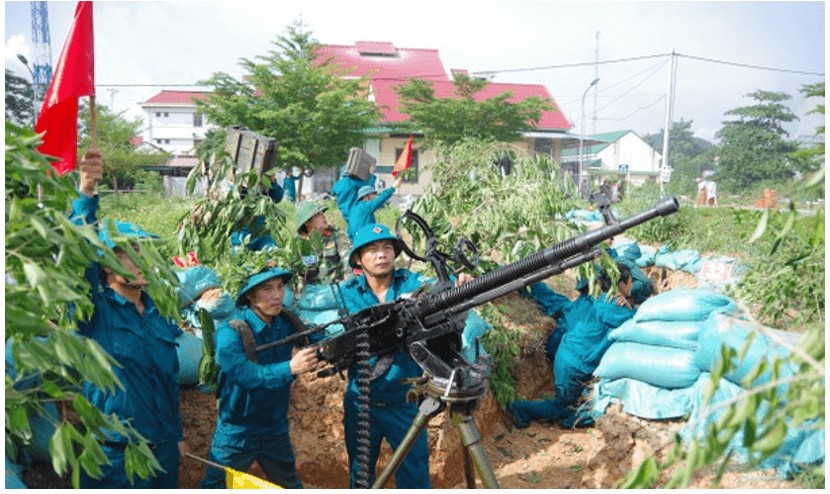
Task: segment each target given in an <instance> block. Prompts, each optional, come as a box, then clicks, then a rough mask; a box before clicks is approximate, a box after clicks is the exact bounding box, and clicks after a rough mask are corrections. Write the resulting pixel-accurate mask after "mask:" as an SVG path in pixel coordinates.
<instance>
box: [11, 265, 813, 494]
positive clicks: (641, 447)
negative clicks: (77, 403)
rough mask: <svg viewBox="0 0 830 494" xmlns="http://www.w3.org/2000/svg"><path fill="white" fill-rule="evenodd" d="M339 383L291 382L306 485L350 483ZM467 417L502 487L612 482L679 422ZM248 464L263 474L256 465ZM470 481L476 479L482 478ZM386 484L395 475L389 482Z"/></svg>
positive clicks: (436, 426)
mask: <svg viewBox="0 0 830 494" xmlns="http://www.w3.org/2000/svg"><path fill="white" fill-rule="evenodd" d="M646 274H648V275H649V276H650V277H652V278H653V279H655V280H656V279H658V278H659V272H657V271H656V270H655V269H654V268H651V269H647V270H646ZM563 281H564V283H563V284H562V286H568V285H569V286H573V284H572V283H570V281H569V280H567V279H565V280H563ZM667 281H668V283H667V286H666V287H664V288H663V290H669V289H674V288H679V287H695V286H697V282H696V279H695V277H694V276H692V275H689V274H687V273H683V272H670V273H669V276H668V279H667ZM555 288H556V287H555ZM571 295H572V296H574V295H575V294H571ZM508 297H514V300H511V301H509V303H511V304H519V305H520V308H521V310H522V311H524V313H525V314H524V316H523V317H521V318H516V319H518V320H517V322H516V327H517V328H518V329H521V330H522V331H524V332H525V333H527V334H531V333H533V332H534V331H536V332H542V333H543V334H544V335H546V334H549V332H550V330H551V325H552V324H553V320H552V319H550V318H548V317H546V316H545V315H544V314H542V313H541V312H540V311H539V310H538V308H537V307H536V306H535V304H533V303H530V302H527V301H525V300H523V299H521V298H519V297H518V296H508ZM522 304H526V305H522ZM542 341H544V340H542ZM522 345H523V346H522V349H523V355H522V358H521V360H520V361H519V362H517V363H516V364H514V366H513V374H514V377H515V378H516V382H517V391H518V392H519V393H520V394H521V395H522V396H524V397H525V398H528V399H532V398H537V397H539V396H540V395H542V394H547V395H552V394H553V375H552V370H551V366H550V364H549V363H548V362H547V360H546V359H545V356H544V350H543V349H542V346H543V344H542V345H540V344H539V342H538V341H536V342H535V343H531V342H530V339H528V341H527V342H523V343H522ZM344 390H345V381H343V380H342V379H341V378H340V377H339V376H331V377H328V378H325V379H317V378H313V377H305V376H303V377H301V378H300V379H298V380H297V381H296V382H295V383H294V385H293V389H292V392H291V397H292V398H291V405H290V411H289V420H290V423H291V426H290V429H291V437H292V443H293V446H294V451H295V454H296V457H297V468H298V471H299V474H300V479H301V480H302V481H303V484H304V486H305V487H306V488H312V489H314V488H317V489H333V488H336V489H342V488H348V470H347V457H346V451H345V444H344V439H343V425H342V416H343V407H342V396H343V391H344ZM181 397H182V400H181V415H182V421H183V426H184V435H185V437H184V440H185V442H186V443H187V446H188V449H189V450H190V452H191V453H192V454H194V455H196V456H198V457H201V458H207V457H208V454H209V449H210V442H211V438H212V435H213V430H214V426H215V422H216V400H215V398H214V396H213V395H208V394H205V393H202V392H200V391H199V390H198V389H196V388H194V387H185V388H183V389H182V391H181ZM473 419H474V422H475V424H476V428H477V429H478V431H479V433H480V434H481V437H482V439H481V445H482V446H483V448H484V450H485V451H486V455H487V457H488V459H489V463H490V465H491V467H492V470H493V472H494V473H495V475H496V478H497V480H498V482H499V484H500V486H501V487H502V488H506V489H565V488H591V489H594V488H603V489H605V488H612V487H614V485H615V483H617V482H618V481H619V480H620V479H621V478H622V477H623V476H624V475H625V474H626V473H627V472H628V471H630V470H632V469H633V468H635V467H636V466H637V465H639V464H640V462H641V461H642V460H643V459H644V458H646V457H647V456H649V455H653V454H657V455H658V456H659V455H661V454H665V453H666V452H667V449H668V447H669V445H670V444H671V438H672V434H673V432H675V431H677V430H679V429H680V428H681V427H682V425H683V422H682V421H647V420H642V419H639V418H637V417H634V416H632V415H628V414H626V413H624V412H622V411H621V410H620V408H619V406H618V405H614V406H611V407H609V409H608V410H607V411H606V414H605V415H603V416H602V417H600V418H599V419H598V420H597V422H596V423H595V424H594V425H593V426H591V427H588V428H582V429H564V428H562V427H560V426H558V425H551V424H548V423H539V422H532V423H531V425H530V427H529V428H526V429H515V428H512V427H510V425H509V424H508V422H507V421H506V419H505V417H504V416H503V414H502V412H501V410H500V408H499V406H498V404H497V403H496V401H495V399H494V398H493V396H492V393H489V392H488V393H487V395H485V396H483V397H480V398H479V399H478V400H477V408H476V410H475V412H474V414H473ZM427 429H428V434H429V445H430V479H431V483H432V486H433V488H441V489H453V488H456V489H458V488H460V489H463V488H466V486H467V484H466V481H465V478H464V460H463V458H464V456H463V449H462V446H461V442H460V437H459V434H458V433H457V432H456V429H455V428H453V426H452V425H451V424H450V420H449V417H448V413H447V412H444V413H442V414H440V415H438V416H436V417H434V418H433V419H432V421H431V422H430V423H429V425H428V428H427ZM391 453H392V452H391V450H390V448H389V447H388V445H386V444H384V446H383V450H382V454H381V459H380V462H379V465H378V468H379V470H378V472H380V471H381V469H382V468H383V467H384V466H385V465H386V464H387V463H388V461H389V458H390V457H391ZM50 472H51V467H50V466H49V465H46V464H39V465H36V466H35V468H30V469H29V470H27V472H26V473H25V474H24V481H25V482H26V483H27V485H29V486H30V488H38V487H42V488H48V487H69V483H68V478H63V479H57V478H55V477H56V476H55V475H54V473H53V472H52V473H51V474H50ZM204 472H205V465H204V464H203V463H201V462H199V461H197V460H194V459H191V458H185V459H184V460H183V461H182V464H181V468H180V471H179V479H180V480H179V485H180V488H184V489H192V488H198V485H199V482H200V481H201V480H202V478H203V476H204ZM249 473H251V474H253V475H257V476H261V477H264V474H263V472H262V470H261V469H260V468H259V466H258V465H256V464H254V466H253V467H252V468H251V469H250V470H249ZM713 478H714V475H713V473H712V472H703V473H700V474H699V475H698V476H697V477H696V478H695V479H694V481H693V483H692V485H691V487H693V488H708V487H710V486H711V484H712V479H713ZM667 480H668V474H663V477H661V481H662V482H665V481H667ZM476 483H477V486H478V487H482V484H481V481H480V479H476ZM393 486H394V481H390V482H389V484H388V485H387V487H393ZM719 487H720V488H727V489H758V488H797V486H796V485H795V484H793V483H792V482H786V481H782V480H780V479H778V478H776V477H775V476H774V472H763V471H751V472H743V471H741V470H740V469H739V468H737V467H736V468H730V469H729V471H727V473H726V474H725V475H724V477H723V479H722V480H721V483H720V486H719Z"/></svg>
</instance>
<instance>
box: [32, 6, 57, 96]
mask: <svg viewBox="0 0 830 494" xmlns="http://www.w3.org/2000/svg"><path fill="white" fill-rule="evenodd" d="M30 3H31V5H32V45H33V50H34V55H35V56H34V71H33V77H34V84H35V88H34V89H35V100H36V101H37V108H40V107H41V104H42V102H43V97H44V96H45V95H46V91H47V90H48V89H49V84H50V83H51V81H52V39H51V37H50V36H49V11H48V10H47V7H46V2H30Z"/></svg>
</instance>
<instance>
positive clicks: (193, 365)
mask: <svg viewBox="0 0 830 494" xmlns="http://www.w3.org/2000/svg"><path fill="white" fill-rule="evenodd" d="M176 343H178V344H179V346H178V347H176V354H177V355H178V357H179V384H184V385H190V384H198V382H199V361H200V360H201V359H202V339H201V338H199V337H198V336H195V335H193V334H190V333H188V332H187V331H185V332H183V333H182V334H180V335H179V337H178V338H176Z"/></svg>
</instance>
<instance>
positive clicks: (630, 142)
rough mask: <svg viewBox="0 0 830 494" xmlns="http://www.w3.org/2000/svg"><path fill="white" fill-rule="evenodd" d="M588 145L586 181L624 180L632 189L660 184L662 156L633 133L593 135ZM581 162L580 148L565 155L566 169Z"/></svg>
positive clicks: (585, 155) (585, 163) (584, 172)
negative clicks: (628, 182) (647, 183)
mask: <svg viewBox="0 0 830 494" xmlns="http://www.w3.org/2000/svg"><path fill="white" fill-rule="evenodd" d="M585 141H586V144H585V145H584V146H583V152H582V166H583V167H584V171H583V177H585V178H588V179H589V180H590V181H591V183H593V184H597V183H602V182H603V181H604V180H611V181H616V180H617V179H619V178H623V179H626V180H629V181H630V182H631V183H632V185H642V184H644V183H645V182H646V181H652V182H656V181H657V180H658V178H659V177H660V165H661V162H662V159H663V157H662V155H661V154H660V153H658V152H657V151H655V150H654V148H652V147H651V146H650V145H648V143H646V142H645V141H644V140H643V139H642V138H641V137H640V136H638V135H637V134H636V133H635V132H633V131H631V130H621V131H617V132H607V133H605V134H595V135H590V136H586V137H585ZM587 142H590V145H589V144H587ZM578 162H579V149H578V148H571V149H565V150H564V151H562V163H563V165H567V164H574V163H578Z"/></svg>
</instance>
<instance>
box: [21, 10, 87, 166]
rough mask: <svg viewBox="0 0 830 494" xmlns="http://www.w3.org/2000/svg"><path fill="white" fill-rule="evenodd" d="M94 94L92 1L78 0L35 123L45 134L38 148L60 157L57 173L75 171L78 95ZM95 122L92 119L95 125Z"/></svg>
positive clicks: (38, 131) (44, 152) (54, 164)
mask: <svg viewBox="0 0 830 494" xmlns="http://www.w3.org/2000/svg"><path fill="white" fill-rule="evenodd" d="M94 95H95V56H94V38H93V32H92V2H78V5H77V6H76V7H75V18H74V20H73V21H72V26H71V27H70V29H69V34H68V35H67V36H66V42H65V43H64V45H63V50H62V51H61V56H60V59H59V60H58V64H57V65H56V66H55V70H54V72H53V75H52V82H51V84H50V85H49V90H48V91H47V92H46V96H45V98H44V100H43V108H42V109H41V110H40V116H38V119H37V123H36V124H35V132H37V133H41V132H43V133H44V134H43V144H41V145H40V147H38V151H40V152H41V153H43V154H45V155H49V156H54V157H56V158H58V159H59V161H56V162H54V163H52V166H53V167H54V168H55V170H56V171H57V172H58V175H64V174H66V173H67V172H70V171H72V170H74V169H75V164H76V162H77V159H78V98H80V97H81V96H94ZM90 111H92V112H93V115H94V112H95V109H94V105H93V104H90ZM94 122H95V120H94V119H93V120H92V126H93V128H94V125H95V124H94ZM93 132H94V130H93Z"/></svg>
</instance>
